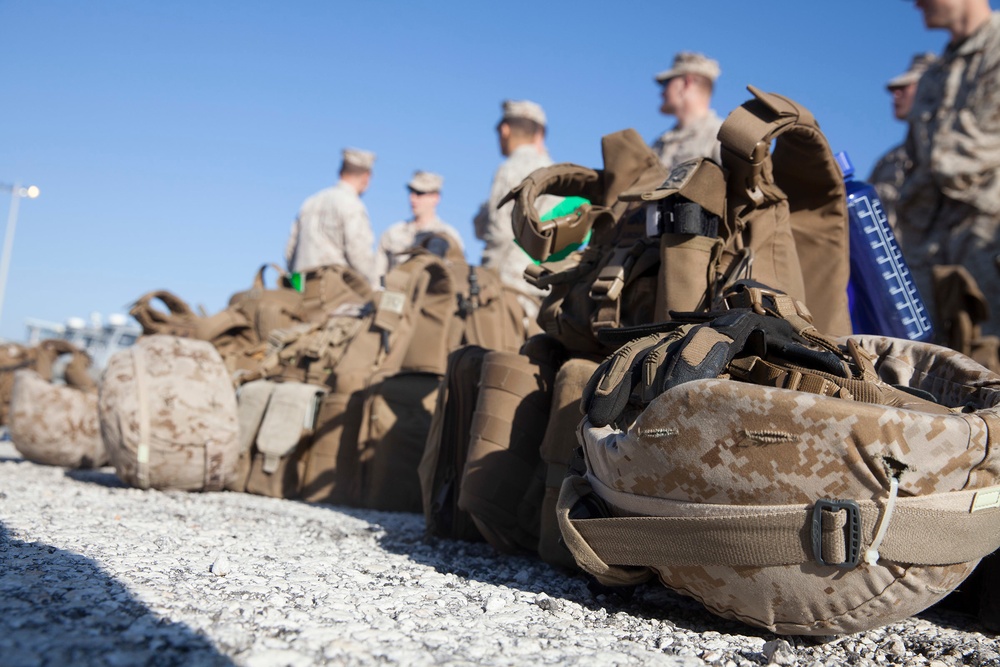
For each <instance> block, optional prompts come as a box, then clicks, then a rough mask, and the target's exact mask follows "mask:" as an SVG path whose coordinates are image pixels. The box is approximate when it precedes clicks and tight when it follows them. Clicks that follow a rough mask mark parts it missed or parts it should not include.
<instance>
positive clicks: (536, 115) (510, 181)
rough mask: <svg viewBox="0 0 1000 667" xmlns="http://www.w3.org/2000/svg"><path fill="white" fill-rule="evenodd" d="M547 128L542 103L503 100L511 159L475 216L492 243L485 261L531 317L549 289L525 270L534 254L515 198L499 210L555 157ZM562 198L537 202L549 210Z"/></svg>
mask: <svg viewBox="0 0 1000 667" xmlns="http://www.w3.org/2000/svg"><path fill="white" fill-rule="evenodd" d="M545 129H546V119H545V112H544V111H543V110H542V107H540V106H539V105H538V104H536V103H534V102H530V101H528V100H507V101H505V102H504V103H503V116H502V117H501V119H500V123H499V124H498V125H497V134H498V136H499V139H500V152H501V153H502V154H503V156H504V157H506V158H507V160H506V161H505V162H504V163H503V164H501V165H500V167H499V168H498V169H497V171H496V174H494V176H493V185H492V187H491V188H490V198H489V200H488V201H487V202H486V203H485V204H484V205H483V206H482V207H480V209H479V213H478V214H477V215H476V217H475V219H474V220H473V224H474V225H475V229H476V238H478V239H480V240H482V241H485V242H486V247H485V248H483V261H482V265H483V266H484V267H487V268H490V269H493V270H494V271H497V272H498V273H499V274H500V280H501V281H503V283H504V284H505V285H508V286H509V287H511V288H512V289H514V290H516V291H517V292H518V293H519V297H518V300H519V301H520V302H521V305H522V306H524V310H525V313H526V315H527V317H528V318H529V319H530V320H534V319H535V317H536V315H537V314H538V302H539V299H540V298H541V296H542V295H543V294H544V292H542V290H539V289H538V288H536V287H532V286H531V285H529V284H528V283H527V282H526V281H525V280H524V269H525V268H526V267H527V266H528V265H529V264H530V263H531V258H530V257H529V256H528V254H527V253H526V252H524V250H522V249H521V247H520V246H518V245H517V243H515V242H514V228H513V226H512V224H511V212H512V211H513V210H514V202H512V201H511V202H507V203H506V204H504V205H503V207H502V208H500V209H497V204H498V203H499V202H500V200H501V199H503V197H504V196H505V195H506V194H507V193H508V192H510V190H511V189H512V188H513V187H514V186H515V185H518V184H519V183H520V182H521V181H523V180H524V178H525V177H526V176H528V174H530V173H531V172H533V171H535V170H536V169H539V168H540V167H547V166H549V165H551V164H552V158H550V157H549V154H548V151H547V150H546V149H545ZM558 201H559V200H558V199H557V198H553V197H550V196H546V197H539V198H538V201H537V202H536V206H537V207H538V210H539V211H541V212H543V213H544V212H545V211H548V210H549V209H551V208H552V207H553V206H554V205H555V203H556V202H558Z"/></svg>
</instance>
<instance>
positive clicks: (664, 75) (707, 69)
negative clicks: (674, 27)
mask: <svg viewBox="0 0 1000 667" xmlns="http://www.w3.org/2000/svg"><path fill="white" fill-rule="evenodd" d="M684 74H700V75H701V76H703V77H706V78H707V79H708V80H709V81H711V82H712V83H715V80H716V79H718V78H719V75H720V74H722V69H720V68H719V62H718V61H717V60H712V59H711V58H709V57H708V56H705V55H703V54H701V53H695V52H694V51H681V52H680V53H678V54H677V55H676V56H674V64H673V66H672V67H671V68H670V69H668V70H663V71H662V72H660V73H659V74H657V75H656V82H657V83H659V84H663V83H666V82H667V81H669V80H670V79H673V78H674V77H676V76H682V75H684Z"/></svg>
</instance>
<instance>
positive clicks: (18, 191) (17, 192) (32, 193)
mask: <svg viewBox="0 0 1000 667" xmlns="http://www.w3.org/2000/svg"><path fill="white" fill-rule="evenodd" d="M0 187H2V188H3V189H5V190H8V189H9V190H10V209H9V210H8V213H7V230H6V231H5V232H4V236H3V254H2V255H0V322H2V321H3V301H4V295H5V294H6V292H7V271H8V270H9V269H10V253H11V251H12V250H13V247H14V229H15V228H16V227H17V209H18V206H19V205H20V203H21V197H28V198H29V199H34V198H35V197H37V196H38V188H37V187H35V186H34V185H32V186H30V187H27V188H22V187H21V186H20V184H19V183H15V184H14V185H7V184H0Z"/></svg>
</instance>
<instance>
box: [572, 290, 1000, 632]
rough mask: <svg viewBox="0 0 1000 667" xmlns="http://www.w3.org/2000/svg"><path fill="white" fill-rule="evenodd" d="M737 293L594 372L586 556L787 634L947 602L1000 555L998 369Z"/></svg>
mask: <svg viewBox="0 0 1000 667" xmlns="http://www.w3.org/2000/svg"><path fill="white" fill-rule="evenodd" d="M734 298H736V299H737V301H735V302H733V306H734V307H733V309H732V310H730V311H728V312H725V313H722V314H712V315H709V316H704V317H700V318H690V319H688V320H687V321H686V322H685V321H680V322H675V323H672V324H670V325H667V326H665V327H662V328H661V329H660V330H649V331H646V332H645V335H644V336H643V337H641V338H636V339H634V340H631V341H630V342H628V343H627V344H625V345H623V346H622V347H621V348H620V349H619V350H618V351H617V352H616V353H615V354H614V355H612V356H611V357H609V359H608V360H606V361H605V362H604V363H603V364H602V365H601V367H600V368H599V369H598V371H597V373H595V375H594V377H593V379H592V381H591V383H590V384H589V385H588V388H587V391H586V392H585V399H584V400H585V404H586V406H587V417H586V419H585V420H584V422H583V423H582V425H581V426H580V437H581V440H582V442H583V454H584V459H585V470H580V471H579V474H577V475H572V476H570V477H568V478H567V479H566V480H565V481H564V483H563V486H562V491H561V494H560V499H559V511H558V514H559V521H560V527H561V530H562V534H563V536H564V539H565V542H566V544H567V546H568V547H569V548H570V550H571V551H572V552H573V555H574V557H575V559H576V561H577V563H578V564H579V565H580V566H581V567H582V568H583V569H585V570H586V571H588V572H590V573H591V574H593V575H594V576H595V577H597V579H598V580H599V581H601V582H603V583H605V584H609V585H621V584H634V583H637V582H640V581H644V580H646V579H649V578H651V577H656V578H659V580H660V581H661V582H662V583H664V584H665V585H666V586H668V587H670V588H672V589H674V590H677V591H679V592H681V593H684V594H686V595H690V596H692V597H694V598H696V599H698V600H699V601H701V602H702V603H703V604H705V606H706V607H707V608H708V609H709V610H711V611H713V612H714V613H716V614H719V615H721V616H725V617H728V618H735V619H738V620H741V621H743V622H746V623H750V624H752V625H757V626H760V627H764V628H767V629H769V630H772V631H774V632H778V633H782V634H806V635H828V634H835V633H849V632H858V631H862V630H866V629H869V628H872V627H875V626H878V625H882V624H885V623H890V622H893V621H896V620H899V619H902V618H905V617H906V616H909V615H911V614H914V613H917V612H919V611H920V610H922V609H924V608H926V607H927V606H929V605H930V604H932V603H933V602H935V601H937V600H938V599H940V598H942V597H943V596H944V595H946V594H947V593H948V592H949V591H951V590H953V589H954V588H955V587H956V586H958V585H959V584H960V583H961V582H962V581H963V579H965V577H966V576H967V575H968V574H969V573H970V572H971V571H972V569H973V568H974V567H975V565H976V563H978V561H979V559H980V558H982V557H983V556H984V555H986V554H988V553H990V552H992V551H993V550H995V549H996V548H997V547H998V546H1000V458H998V456H1000V454H998V452H1000V449H998V447H997V443H996V442H995V438H996V435H997V433H1000V430H998V429H1000V376H998V375H996V374H994V373H992V372H990V371H989V370H987V369H985V368H983V367H982V366H980V365H978V364H976V363H975V362H973V361H972V360H971V359H969V358H967V357H965V356H963V355H961V354H959V353H957V352H954V351H952V350H948V349H946V348H941V347H937V346H934V345H929V344H923V343H914V342H909V341H902V340H896V339H890V338H883V337H878V336H858V337H847V338H837V339H833V338H829V337H827V336H825V335H822V334H819V333H818V332H817V331H816V329H815V328H814V327H813V326H812V325H811V324H810V322H809V320H808V319H807V317H806V316H805V311H804V309H803V308H802V307H801V306H800V305H799V304H796V303H795V302H794V300H792V299H790V298H789V297H787V296H785V295H780V294H775V293H774V292H772V291H770V290H767V289H764V288H760V287H758V286H743V287H742V288H740V289H739V290H738V293H737V294H735V296H734ZM741 306H742V307H741ZM747 306H749V307H747ZM623 334H624V332H623Z"/></svg>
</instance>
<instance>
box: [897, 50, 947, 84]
mask: <svg viewBox="0 0 1000 667" xmlns="http://www.w3.org/2000/svg"><path fill="white" fill-rule="evenodd" d="M935 60H937V56H936V55H934V54H933V53H930V52H928V53H918V54H917V55H915V56H913V60H911V61H910V67H909V69H907V70H906V71H905V72H903V73H902V74H900V75H899V76H895V77H893V78H891V79H889V81H888V83H886V84H885V87H886V89H888V90H889V91H892V89H893V88H902V87H903V86H908V85H910V84H911V83H916V82H917V81H919V80H920V76H921V75H922V74H923V73H924V72H925V71H926V70H927V68H928V67H930V65H931V63H933V62H934V61H935Z"/></svg>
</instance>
